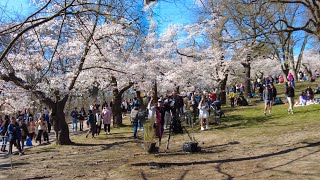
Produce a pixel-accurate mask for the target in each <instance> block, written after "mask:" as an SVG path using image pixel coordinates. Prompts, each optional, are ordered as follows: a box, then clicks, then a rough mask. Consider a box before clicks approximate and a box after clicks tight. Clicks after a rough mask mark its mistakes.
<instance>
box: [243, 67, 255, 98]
mask: <svg viewBox="0 0 320 180" xmlns="http://www.w3.org/2000/svg"><path fill="white" fill-rule="evenodd" d="M241 64H242V66H243V67H244V73H245V78H244V91H245V93H246V94H244V95H248V94H250V95H251V94H252V93H251V87H250V86H251V82H250V80H251V64H250V62H245V63H241Z"/></svg>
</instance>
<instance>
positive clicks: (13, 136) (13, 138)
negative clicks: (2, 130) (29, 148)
mask: <svg viewBox="0 0 320 180" xmlns="http://www.w3.org/2000/svg"><path fill="white" fill-rule="evenodd" d="M8 137H9V142H10V144H9V154H12V146H13V145H14V146H16V147H17V148H18V151H19V155H23V154H24V153H23V152H22V149H21V146H20V141H21V129H20V126H19V124H18V123H17V122H16V118H15V117H11V121H10V124H9V125H8Z"/></svg>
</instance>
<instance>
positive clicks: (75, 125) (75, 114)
mask: <svg viewBox="0 0 320 180" xmlns="http://www.w3.org/2000/svg"><path fill="white" fill-rule="evenodd" d="M70 116H71V118H72V131H73V132H74V131H77V129H78V116H79V114H78V111H77V107H75V108H74V109H73V111H72V112H71V114H70Z"/></svg>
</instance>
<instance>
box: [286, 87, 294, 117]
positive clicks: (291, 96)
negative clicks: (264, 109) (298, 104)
mask: <svg viewBox="0 0 320 180" xmlns="http://www.w3.org/2000/svg"><path fill="white" fill-rule="evenodd" d="M286 96H287V100H288V103H289V109H288V114H290V113H291V114H293V105H294V88H293V87H292V86H291V83H290V82H288V86H287V87H286Z"/></svg>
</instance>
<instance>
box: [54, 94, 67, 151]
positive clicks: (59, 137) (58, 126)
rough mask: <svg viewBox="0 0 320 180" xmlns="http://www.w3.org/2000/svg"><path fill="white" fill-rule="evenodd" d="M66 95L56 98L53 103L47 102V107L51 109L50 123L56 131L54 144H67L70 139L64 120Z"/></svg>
mask: <svg viewBox="0 0 320 180" xmlns="http://www.w3.org/2000/svg"><path fill="white" fill-rule="evenodd" d="M67 100H68V96H66V97H64V98H63V99H62V100H59V99H58V100H57V102H55V103H51V104H49V108H50V109H51V110H52V114H51V123H52V125H53V129H54V131H55V133H56V144H60V145H69V144H72V141H71V140H70V137H69V127H68V124H67V122H66V118H65V113H64V108H65V105H66V103H67Z"/></svg>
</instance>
